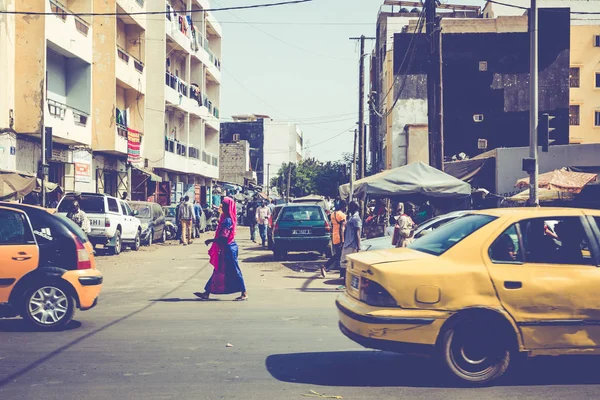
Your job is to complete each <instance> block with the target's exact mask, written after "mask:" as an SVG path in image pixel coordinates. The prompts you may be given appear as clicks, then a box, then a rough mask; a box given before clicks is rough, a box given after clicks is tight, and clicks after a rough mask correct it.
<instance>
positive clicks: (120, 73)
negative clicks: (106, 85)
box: [115, 46, 146, 93]
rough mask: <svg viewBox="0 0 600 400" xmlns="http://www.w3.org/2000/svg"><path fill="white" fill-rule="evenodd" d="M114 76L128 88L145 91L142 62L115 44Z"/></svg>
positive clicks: (144, 74)
mask: <svg viewBox="0 0 600 400" xmlns="http://www.w3.org/2000/svg"><path fill="white" fill-rule="evenodd" d="M116 51H117V60H116V62H115V64H116V76H117V79H118V80H120V81H121V82H123V83H124V84H125V85H126V86H128V87H129V88H130V89H133V90H137V91H138V92H140V93H145V92H146V72H145V69H144V63H142V62H141V61H140V60H138V59H137V58H135V57H133V56H132V55H131V54H129V53H127V52H126V51H125V50H124V49H122V48H121V47H118V46H117V50H116Z"/></svg>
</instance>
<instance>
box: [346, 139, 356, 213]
mask: <svg viewBox="0 0 600 400" xmlns="http://www.w3.org/2000/svg"><path fill="white" fill-rule="evenodd" d="M357 137H358V129H354V146H353V147H352V164H350V197H349V198H348V203H350V202H351V201H352V199H353V198H354V178H355V176H356V139H357Z"/></svg>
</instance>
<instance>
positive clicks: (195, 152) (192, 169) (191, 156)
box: [163, 137, 219, 179]
mask: <svg viewBox="0 0 600 400" xmlns="http://www.w3.org/2000/svg"><path fill="white" fill-rule="evenodd" d="M163 165H164V168H165V169H169V170H172V171H177V172H181V173H184V174H194V175H201V176H205V177H209V178H214V179H217V178H218V177H219V158H218V157H217V156H215V155H214V154H211V153H207V152H205V151H201V150H200V148H199V147H197V146H195V145H191V144H190V145H187V144H185V143H181V142H178V141H176V140H173V139H170V138H168V137H165V157H164V162H163Z"/></svg>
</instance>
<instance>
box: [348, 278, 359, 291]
mask: <svg viewBox="0 0 600 400" xmlns="http://www.w3.org/2000/svg"><path fill="white" fill-rule="evenodd" d="M359 283H360V278H359V277H358V276H354V275H352V282H350V286H352V287H353V288H354V289H356V290H358V286H359Z"/></svg>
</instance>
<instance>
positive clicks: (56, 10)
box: [50, 0, 90, 36]
mask: <svg viewBox="0 0 600 400" xmlns="http://www.w3.org/2000/svg"><path fill="white" fill-rule="evenodd" d="M50 10H51V11H52V13H53V14H54V15H55V16H56V17H57V18H58V19H60V20H62V21H63V22H66V21H67V17H68V16H69V15H73V13H72V12H71V11H69V9H68V8H67V7H65V6H64V5H62V4H60V3H59V2H58V1H56V0H50ZM73 18H75V28H77V31H78V32H79V33H81V34H82V35H84V36H87V35H88V32H89V30H90V24H88V23H87V22H85V21H84V20H83V19H81V18H80V17H78V16H77V15H73Z"/></svg>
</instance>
